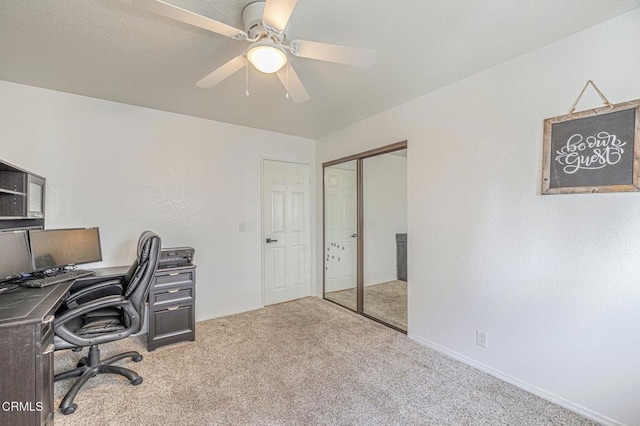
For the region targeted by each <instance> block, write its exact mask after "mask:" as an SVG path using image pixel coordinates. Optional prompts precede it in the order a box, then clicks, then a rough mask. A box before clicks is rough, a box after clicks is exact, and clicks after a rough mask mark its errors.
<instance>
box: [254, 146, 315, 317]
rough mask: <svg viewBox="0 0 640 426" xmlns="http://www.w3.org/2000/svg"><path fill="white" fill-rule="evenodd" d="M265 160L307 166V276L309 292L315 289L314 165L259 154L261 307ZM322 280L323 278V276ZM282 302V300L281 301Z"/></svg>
mask: <svg viewBox="0 0 640 426" xmlns="http://www.w3.org/2000/svg"><path fill="white" fill-rule="evenodd" d="M265 161H277V162H280V163H290V164H301V165H303V166H308V167H309V217H308V219H307V225H309V232H310V235H309V259H310V260H309V274H310V278H309V291H310V294H311V295H313V294H314V291H315V286H314V283H313V282H314V275H315V268H314V265H315V262H314V259H315V241H316V239H315V237H314V236H315V232H314V229H315V228H314V227H312V226H313V225H314V221H313V216H314V207H315V203H314V202H313V200H314V197H315V190H314V185H313V182H314V167H313V164H311V163H307V162H305V161H297V160H290V159H284V158H280V157H269V156H261V157H260V284H261V285H260V293H261V294H260V303H261V304H262V307H265V306H267V305H266V290H265V279H264V251H265V245H264V241H265V238H266V237H265V233H264V211H263V207H264V162H265ZM323 280H324V278H323ZM283 303H284V302H283Z"/></svg>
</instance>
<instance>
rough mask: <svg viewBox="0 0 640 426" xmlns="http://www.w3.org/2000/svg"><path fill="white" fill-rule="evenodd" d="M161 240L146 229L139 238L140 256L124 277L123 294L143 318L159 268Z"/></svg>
mask: <svg viewBox="0 0 640 426" xmlns="http://www.w3.org/2000/svg"><path fill="white" fill-rule="evenodd" d="M160 247H161V240H160V237H159V236H158V235H157V234H154V233H153V232H151V231H145V232H143V233H142V235H140V239H139V240H138V258H137V259H136V260H135V261H134V262H133V264H132V265H131V268H129V272H127V274H126V275H125V277H124V280H123V281H124V282H123V296H124V297H125V299H129V300H130V301H131V304H132V305H133V306H134V308H135V310H136V311H138V313H139V314H140V317H141V318H144V307H145V302H146V301H147V296H148V295H149V288H151V284H152V283H153V279H154V277H155V275H156V270H157V269H158V261H159V259H160Z"/></svg>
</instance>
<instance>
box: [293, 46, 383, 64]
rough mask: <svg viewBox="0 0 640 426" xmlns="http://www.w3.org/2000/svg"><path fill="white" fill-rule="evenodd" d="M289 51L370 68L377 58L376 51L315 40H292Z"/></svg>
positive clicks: (298, 54)
mask: <svg viewBox="0 0 640 426" xmlns="http://www.w3.org/2000/svg"><path fill="white" fill-rule="evenodd" d="M289 48H290V49H291V53H293V54H294V55H296V56H300V57H302V58H310V59H318V60H321V61H327V62H335V63H338V64H345V65H353V66H355V67H362V68H371V67H373V66H374V65H375V63H376V60H377V59H378V52H376V51H375V50H371V49H360V48H358V47H349V46H339V45H337V44H328V43H319V42H317V41H307V40H293V41H292V42H291V43H290V44H289Z"/></svg>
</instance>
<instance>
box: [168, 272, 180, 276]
mask: <svg viewBox="0 0 640 426" xmlns="http://www.w3.org/2000/svg"><path fill="white" fill-rule="evenodd" d="M176 275H180V272H172V273H170V274H169V276H170V277H175V276H176Z"/></svg>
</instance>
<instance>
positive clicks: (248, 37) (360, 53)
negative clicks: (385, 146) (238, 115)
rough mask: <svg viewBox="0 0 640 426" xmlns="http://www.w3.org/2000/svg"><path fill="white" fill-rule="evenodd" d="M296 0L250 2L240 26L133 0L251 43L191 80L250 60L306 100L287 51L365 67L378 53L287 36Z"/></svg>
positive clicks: (222, 74)
mask: <svg viewBox="0 0 640 426" xmlns="http://www.w3.org/2000/svg"><path fill="white" fill-rule="evenodd" d="M296 2H297V0H266V1H256V2H253V3H249V4H248V5H247V6H246V7H245V8H244V10H243V11H242V22H243V23H244V27H245V29H244V31H243V30H240V29H238V28H234V27H232V26H230V25H227V24H224V23H222V22H219V21H216V20H214V19H211V18H207V17H206V16H202V15H198V14H197V13H194V12H190V11H188V10H185V9H182V8H180V7H177V6H174V5H171V4H169V3H165V2H163V1H160V0H133V3H134V4H135V5H136V6H137V7H139V8H141V9H145V10H148V11H150V12H153V13H156V14H158V15H162V16H165V17H167V18H171V19H175V20H176V21H180V22H184V23H186V24H190V25H193V26H195V27H199V28H203V29H205V30H208V31H211V32H214V33H217V34H221V35H223V36H227V37H229V38H232V39H234V40H239V41H245V42H249V43H251V44H250V45H249V47H248V48H247V51H246V53H244V54H242V55H239V56H237V57H235V58H233V59H232V60H230V61H229V62H227V63H226V64H224V65H222V66H221V67H219V68H218V69H216V70H215V71H213V72H212V73H210V74H208V75H207V76H205V77H204V78H202V79H201V80H200V81H198V82H197V83H196V85H197V86H199V87H203V88H211V87H213V86H215V85H216V84H218V83H220V82H221V81H222V80H224V79H226V78H227V77H229V76H231V75H232V74H234V73H235V72H237V71H239V70H240V69H242V68H244V67H246V66H248V63H251V65H253V66H254V67H255V68H256V69H257V70H259V71H261V72H263V73H267V74H270V73H276V75H277V76H278V78H279V79H280V81H281V82H282V84H283V86H284V87H285V90H286V91H287V96H288V97H291V99H292V100H293V101H294V102H296V103H300V102H305V101H307V100H309V94H308V93H307V90H306V89H305V88H304V85H303V84H302V81H300V78H299V77H298V75H297V74H296V72H295V71H294V69H293V67H292V66H291V63H290V62H289V60H288V55H289V54H291V55H294V56H298V57H301V58H310V59H318V60H321V61H328V62H335V63H338V64H345V65H353V66H357V67H363V68H370V67H372V66H373V65H374V64H375V62H376V59H377V56H378V54H377V52H376V51H375V50H370V49H360V48H355V47H348V46H339V45H335V44H327V43H319V42H315V41H307V40H291V41H289V40H288V36H289V31H288V26H289V17H290V16H291V14H292V13H293V9H294V7H295V5H296Z"/></svg>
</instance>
